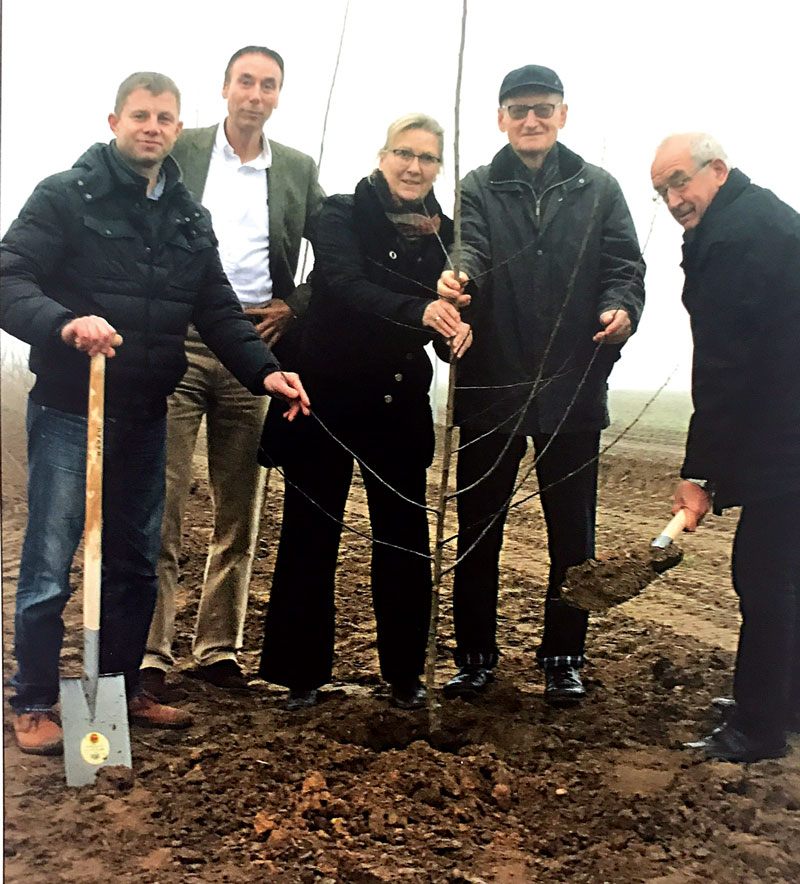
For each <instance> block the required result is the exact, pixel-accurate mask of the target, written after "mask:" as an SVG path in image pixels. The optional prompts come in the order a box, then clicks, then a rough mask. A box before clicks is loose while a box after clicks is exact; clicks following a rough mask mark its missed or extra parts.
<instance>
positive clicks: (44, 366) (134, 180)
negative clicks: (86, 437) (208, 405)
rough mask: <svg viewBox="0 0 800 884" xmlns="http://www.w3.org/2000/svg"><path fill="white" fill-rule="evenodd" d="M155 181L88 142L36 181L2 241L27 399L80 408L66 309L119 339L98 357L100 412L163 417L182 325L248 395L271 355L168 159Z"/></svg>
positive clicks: (80, 364)
mask: <svg viewBox="0 0 800 884" xmlns="http://www.w3.org/2000/svg"><path fill="white" fill-rule="evenodd" d="M163 169H164V171H165V173H166V185H165V190H164V193H163V194H162V196H161V197H160V199H158V200H150V199H148V198H147V196H146V184H147V182H146V179H145V178H143V177H142V176H140V175H137V174H136V173H134V172H133V171H132V170H131V169H130V168H129V167H128V166H127V165H126V164H125V163H124V162H123V160H122V159H121V158H120V156H119V154H118V153H117V150H116V147H115V146H114V145H113V142H112V144H111V145H105V144H95V145H94V146H92V147H91V148H89V150H88V151H87V152H86V153H85V154H84V155H83V156H82V157H81V158H80V159H79V160H78V162H77V163H76V164H75V165H74V166H73V168H72V169H70V170H69V171H67V172H61V173H59V174H57V175H53V176H51V177H49V178H46V179H45V180H44V181H42V182H41V183H40V184H39V185H38V186H37V188H36V189H35V190H34V192H33V194H32V195H31V197H30V198H29V200H28V202H27V203H26V205H25V207H24V208H23V209H22V212H21V213H20V215H19V217H18V218H17V219H16V221H14V223H13V224H12V225H11V227H10V228H9V230H8V232H7V234H6V236H5V237H4V239H3V242H2V247H1V253H2V300H1V301H0V325H1V326H2V328H4V329H5V330H6V331H8V332H9V333H10V334H12V335H14V336H15V337H17V338H20V339H21V340H23V341H26V342H27V343H29V344H30V345H31V355H30V367H31V371H33V372H34V374H36V376H37V377H36V384H35V386H34V388H33V390H32V391H31V396H32V398H33V399H34V401H36V402H38V403H40V404H42V405H48V406H51V407H53V408H58V409H60V410H62V411H68V412H73V413H77V414H81V413H85V411H86V399H87V389H88V365H89V360H88V358H87V356H86V355H85V354H84V353H81V352H79V351H77V350H75V349H74V348H72V347H68V346H67V345H65V344H64V343H63V342H62V340H61V338H60V331H61V329H62V328H63V326H64V325H65V324H66V323H67V322H69V321H70V320H71V319H74V318H75V317H76V316H85V315H89V314H95V315H98V316H102V317H104V318H105V319H106V320H108V322H110V323H111V325H113V326H114V327H115V328H116V329H117V331H118V332H119V333H120V334H121V335H122V337H123V341H124V343H123V344H122V346H121V347H119V349H118V350H117V355H116V356H115V358H114V359H112V360H109V363H108V369H107V377H106V389H107V395H106V409H107V411H108V413H109V414H112V415H113V414H117V413H118V414H137V413H141V414H145V415H156V414H162V413H164V411H165V410H166V397H167V396H168V395H169V394H170V393H171V392H172V391H173V390H174V389H175V386H176V385H177V383H178V381H179V380H180V379H181V377H182V376H183V373H184V371H185V370H186V357H185V354H184V339H185V337H186V331H187V327H188V325H189V322H193V323H194V324H195V326H196V327H197V329H198V331H199V332H200V334H201V336H202V337H203V339H204V340H205V342H206V343H207V344H208V345H209V347H211V349H212V350H213V351H214V352H215V353H216V354H217V355H218V356H219V357H220V359H221V360H222V361H223V363H224V364H225V365H226V366H227V367H228V368H229V369H230V370H231V371H232V372H233V373H234V375H235V376H236V377H237V378H238V379H239V380H240V381H241V382H242V383H243V384H244V385H245V386H246V387H247V388H248V389H250V390H251V391H252V392H254V393H263V392H264V390H263V385H262V381H263V378H264V376H265V375H266V374H267V373H268V372H269V371H274V370H275V369H276V368H277V363H276V362H275V360H274V359H273V358H272V356H271V355H270V354H269V351H268V350H267V349H266V347H265V346H264V344H263V342H262V341H261V339H260V338H259V337H258V335H257V334H256V333H255V331H254V329H253V325H252V323H250V322H249V321H248V320H247V319H246V318H245V316H244V315H243V313H242V311H241V308H240V306H239V303H238V301H237V299H236V296H235V295H234V293H233V290H232V289H231V288H230V285H229V284H228V281H227V278H226V276H225V274H224V272H223V270H222V267H221V265H220V261H219V255H218V253H217V249H216V243H217V241H216V238H215V236H214V233H213V231H212V229H211V221H210V217H209V215H208V212H206V210H205V209H203V208H202V206H200V205H199V204H197V203H196V202H194V200H192V198H191V197H190V196H189V193H188V192H187V190H186V188H185V187H184V186H183V184H181V183H180V180H179V179H180V170H179V169H178V166H177V164H176V163H175V162H174V160H172V158H171V157H167V159H166V160H165V162H164V164H163Z"/></svg>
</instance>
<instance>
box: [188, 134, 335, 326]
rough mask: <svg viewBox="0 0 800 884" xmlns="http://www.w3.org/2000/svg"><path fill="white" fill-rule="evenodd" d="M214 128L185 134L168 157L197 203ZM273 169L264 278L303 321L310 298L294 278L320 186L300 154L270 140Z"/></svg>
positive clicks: (322, 195)
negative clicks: (266, 271) (267, 252)
mask: <svg viewBox="0 0 800 884" xmlns="http://www.w3.org/2000/svg"><path fill="white" fill-rule="evenodd" d="M217 126H218V124H217V125H215V126H208V127H207V128H203V129H184V131H183V132H182V133H181V136H180V138H179V139H178V141H177V143H176V144H175V147H174V148H173V151H172V156H173V157H174V158H175V159H176V160H177V162H178V165H179V166H180V167H181V171H182V172H183V183H184V184H185V185H186V187H187V189H188V190H189V193H191V194H192V196H193V197H194V198H195V199H197V200H201V198H202V196H203V190H204V188H205V186H206V178H207V177H208V167H209V164H210V162H211V151H212V149H213V147H214V141H215V139H216V137H217ZM269 144H270V147H271V149H272V165H271V167H270V168H269V169H268V170H267V180H268V185H269V186H268V193H269V197H268V199H269V272H270V276H271V277H272V293H273V296H274V297H276V298H281V299H282V300H284V301H286V303H287V304H288V305H289V306H290V307H291V308H292V311H293V312H294V314H295V315H296V316H302V315H303V314H304V313H305V311H306V308H307V307H308V302H309V299H310V297H311V289H310V286H307V285H305V284H303V285H300V286H296V285H295V282H294V275H295V273H296V272H297V262H298V258H299V256H300V240H301V239H302V237H305V238H306V239H308V240H310V241H311V242H312V244H313V241H314V225H315V222H316V218H317V215H318V214H319V210H320V208H321V207H322V202H323V200H324V199H325V193H324V192H323V190H322V188H321V187H320V186H319V180H318V173H317V166H316V163H315V162H314V160H312V159H311V157H309V156H307V155H306V154H304V153H300V151H299V150H294V149H293V148H291V147H286V146H285V145H283V144H279V143H278V142H277V141H273V140H272V139H271V138H270V140H269Z"/></svg>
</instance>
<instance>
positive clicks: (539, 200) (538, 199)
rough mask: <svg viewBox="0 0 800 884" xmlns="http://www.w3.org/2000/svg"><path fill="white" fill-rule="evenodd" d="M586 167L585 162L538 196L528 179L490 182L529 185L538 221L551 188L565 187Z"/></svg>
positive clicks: (494, 182) (491, 182)
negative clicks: (567, 176) (574, 171)
mask: <svg viewBox="0 0 800 884" xmlns="http://www.w3.org/2000/svg"><path fill="white" fill-rule="evenodd" d="M585 168H586V165H585V164H584V165H583V166H581V167H580V169H578V171H577V172H576V173H575V174H574V175H571V176H570V177H569V178H565V179H564V180H563V181H557V182H556V183H555V184H551V185H550V187H546V188H545V189H544V190H543V191H542V195H541V196H538V197H537V196H536V191H535V190H534V189H533V186H532V185H531V184H529V183H528V182H527V181H521V180H520V179H518V178H509V179H507V180H506V181H490V182H489V183H490V184H522V185H524V186H525V187H527V188H528V189H529V190H530V192H531V193H532V194H533V198H534V199H535V200H536V220H537V221H538V220H539V218H540V217H541V212H542V200H543V199H544V198H545V197H546V196H547V194H548V193H550V191H551V190H555V188H556V187H563V186H564V185H565V184H569V183H570V181H574V180H575V179H576V178H577V177H578V175H580V174H581V172H583V170H584V169H585Z"/></svg>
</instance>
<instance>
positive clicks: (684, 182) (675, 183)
mask: <svg viewBox="0 0 800 884" xmlns="http://www.w3.org/2000/svg"><path fill="white" fill-rule="evenodd" d="M712 162H713V160H706V161H705V162H704V163H703V164H702V165H700V166H698V167H697V168H696V169H695V170H694V172H692V173H691V175H686V174H685V173H681V172H676V173H675V174H674V176H673V177H672V178H671V179H670V181H669V182H668V183H667V184H665V185H664V186H663V187H657V188H656V192H655V196H654V197H653V202H658V200H663V201H664V202H665V203H666V202H669V192H670V191H672V192H673V193H683V191H684V190H686V188H687V187H688V186H689V182H690V181H691V180H692V178H694V176H695V175H697V174H698V173H699V172H702V171H703V169H705V167H706V166H709V165H711V163H712Z"/></svg>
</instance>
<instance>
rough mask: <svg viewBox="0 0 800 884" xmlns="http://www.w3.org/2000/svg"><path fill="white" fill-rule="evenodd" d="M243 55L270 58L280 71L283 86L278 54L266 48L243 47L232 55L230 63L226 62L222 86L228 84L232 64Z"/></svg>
mask: <svg viewBox="0 0 800 884" xmlns="http://www.w3.org/2000/svg"><path fill="white" fill-rule="evenodd" d="M243 55H266V56H267V58H271V59H272V60H273V61H274V62H275V64H277V65H278V67H279V68H280V69H281V86H283V78H284V70H283V58H281V56H280V54H279V53H277V52H276V51H275V50H274V49H268V48H267V47H266V46H244V47H243V48H242V49H237V50H236V52H234V53H233V55H232V56H231V57H230V61H228V66H227V67H226V68H225V82H224V83H223V85H224V86H227V85H228V83H229V82H230V79H231V68H232V67H233V64H234V62H235V61H236V59H237V58H241V57H242V56H243Z"/></svg>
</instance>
